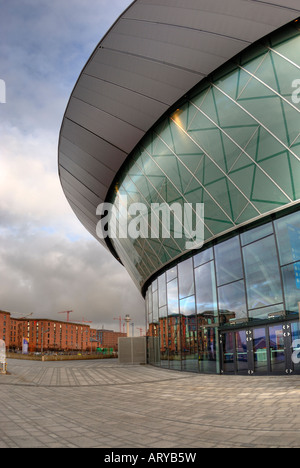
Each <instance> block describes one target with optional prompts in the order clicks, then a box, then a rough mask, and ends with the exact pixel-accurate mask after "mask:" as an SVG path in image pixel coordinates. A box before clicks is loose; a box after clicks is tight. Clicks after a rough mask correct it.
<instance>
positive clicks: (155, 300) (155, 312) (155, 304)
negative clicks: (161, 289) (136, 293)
mask: <svg viewBox="0 0 300 468" xmlns="http://www.w3.org/2000/svg"><path fill="white" fill-rule="evenodd" d="M152 298H153V323H158V297H157V291H154V292H153V295H152Z"/></svg>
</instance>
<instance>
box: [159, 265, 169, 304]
mask: <svg viewBox="0 0 300 468" xmlns="http://www.w3.org/2000/svg"><path fill="white" fill-rule="evenodd" d="M158 302H159V307H162V306H164V305H166V304H167V289H166V275H165V273H163V274H162V275H161V276H160V277H159V278H158Z"/></svg>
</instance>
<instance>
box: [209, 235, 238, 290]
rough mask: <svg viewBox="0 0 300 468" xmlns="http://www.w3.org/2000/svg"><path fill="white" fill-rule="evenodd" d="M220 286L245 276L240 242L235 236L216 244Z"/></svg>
mask: <svg viewBox="0 0 300 468" xmlns="http://www.w3.org/2000/svg"><path fill="white" fill-rule="evenodd" d="M215 258H216V271H217V282H218V286H221V285H222V284H226V283H230V282H232V281H236V280H239V279H242V278H243V268H242V259H241V251H240V242H239V238H238V237H233V238H232V239H229V240H228V241H226V242H222V243H221V244H218V245H216V246H215Z"/></svg>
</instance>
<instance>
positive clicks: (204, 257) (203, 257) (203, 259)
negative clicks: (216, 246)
mask: <svg viewBox="0 0 300 468" xmlns="http://www.w3.org/2000/svg"><path fill="white" fill-rule="evenodd" d="M213 258H214V253H213V249H212V247H210V248H209V249H206V250H204V251H203V252H200V253H198V254H197V255H195V256H194V268H196V267H197V266H199V265H203V264H204V263H207V262H210V261H211V260H213Z"/></svg>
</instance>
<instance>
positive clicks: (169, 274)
mask: <svg viewBox="0 0 300 468" xmlns="http://www.w3.org/2000/svg"><path fill="white" fill-rule="evenodd" d="M174 278H177V267H176V266H175V267H174V268H170V270H168V271H167V281H171V280H172V279H174Z"/></svg>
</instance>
